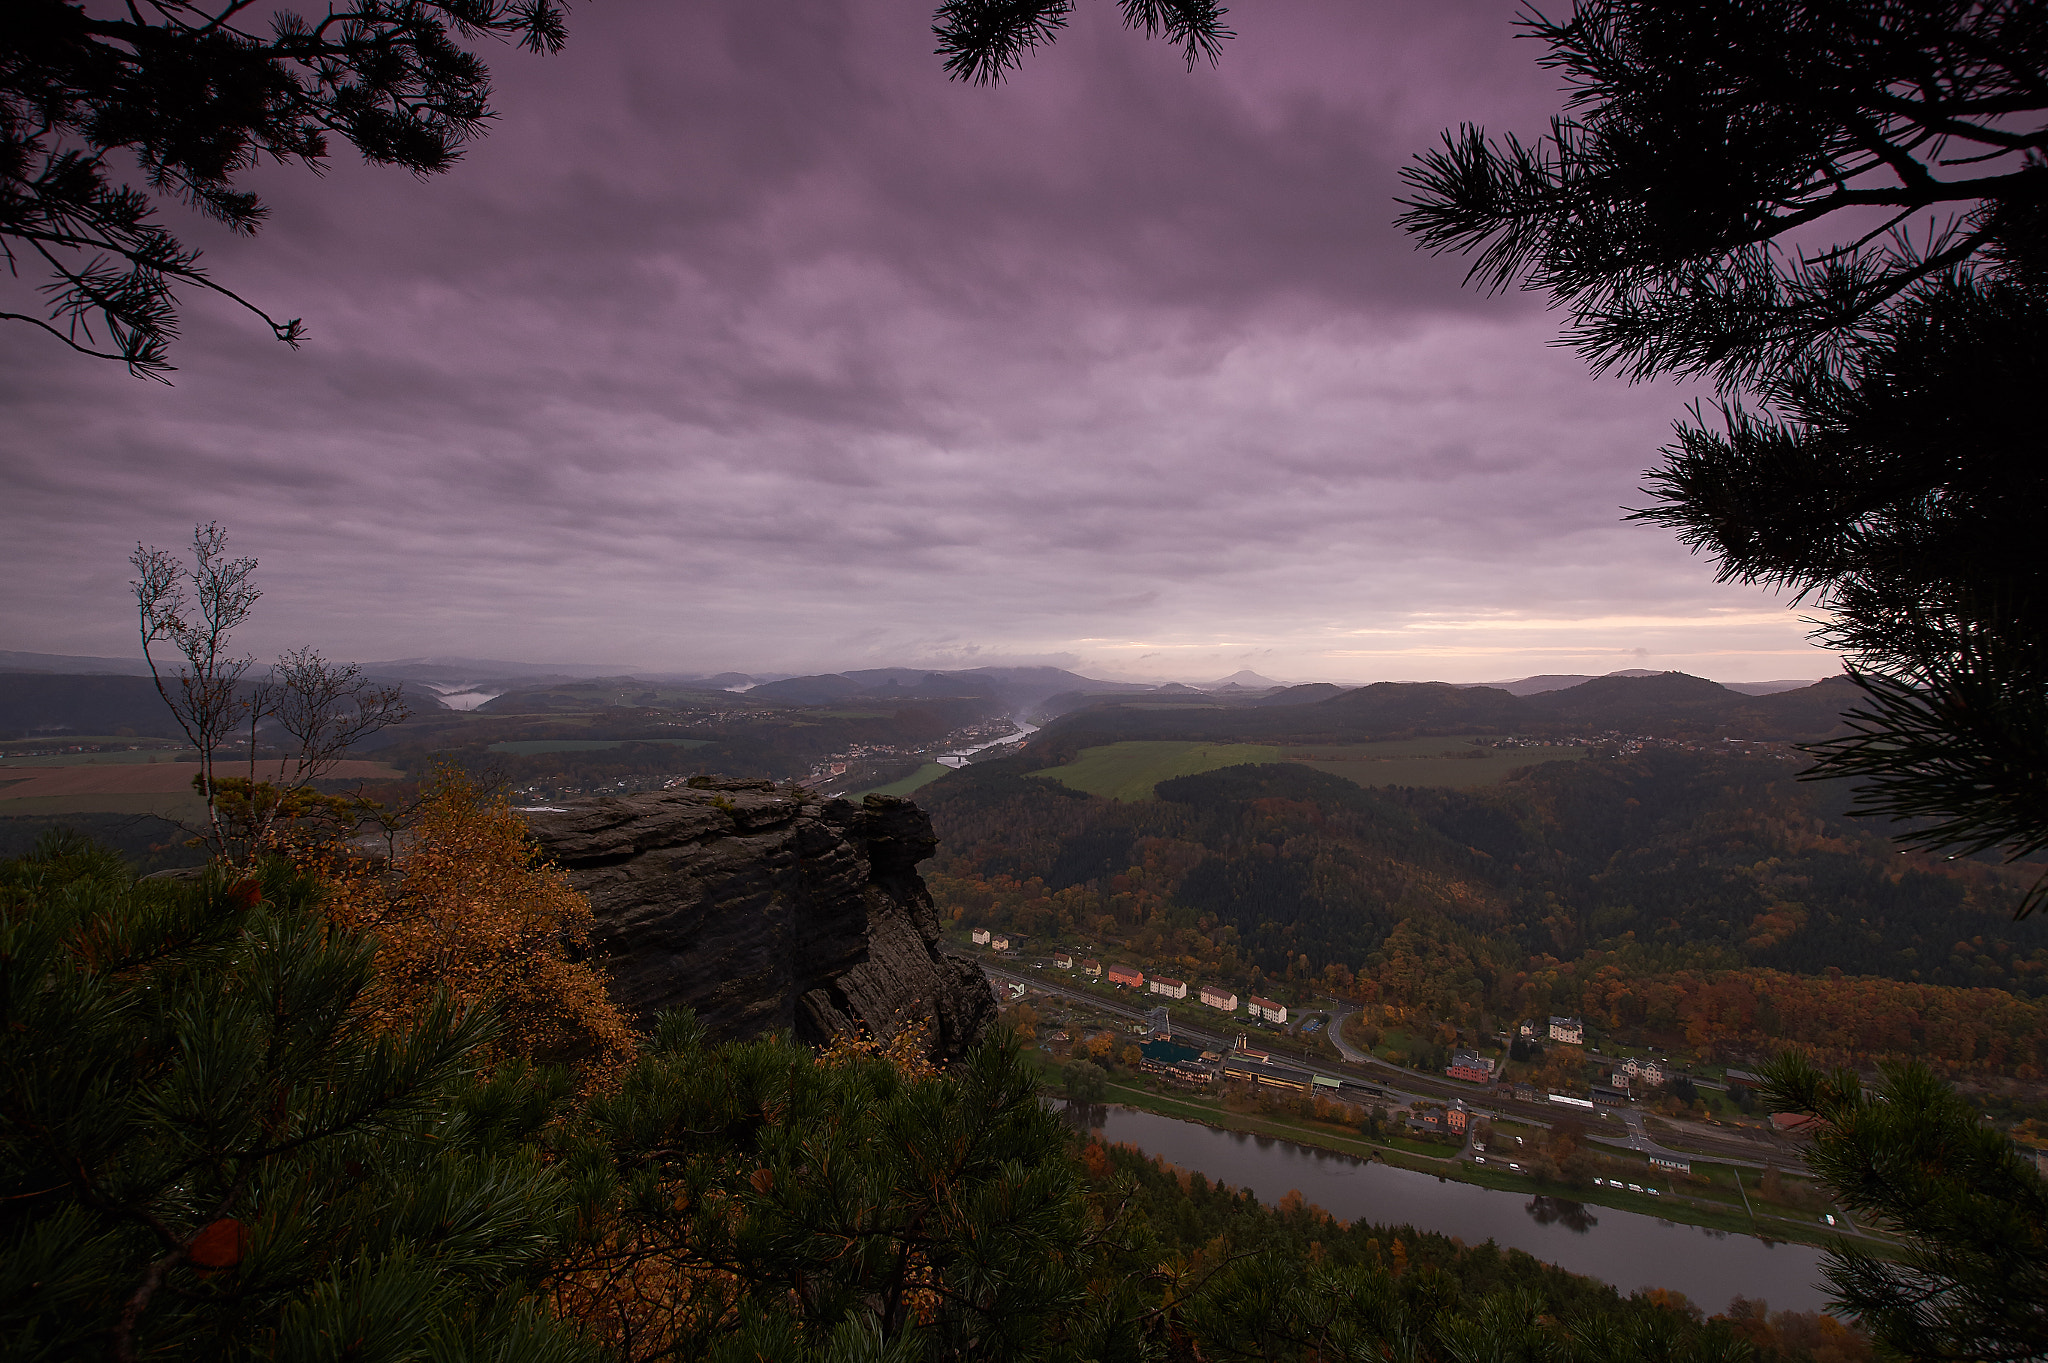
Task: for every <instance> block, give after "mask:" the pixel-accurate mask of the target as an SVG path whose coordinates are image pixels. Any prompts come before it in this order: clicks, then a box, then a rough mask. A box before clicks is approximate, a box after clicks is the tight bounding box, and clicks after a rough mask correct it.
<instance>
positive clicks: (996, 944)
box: [989, 937, 1010, 951]
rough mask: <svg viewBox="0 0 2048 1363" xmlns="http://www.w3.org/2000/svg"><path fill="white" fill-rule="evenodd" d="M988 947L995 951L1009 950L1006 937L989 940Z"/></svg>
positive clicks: (1008, 942)
mask: <svg viewBox="0 0 2048 1363" xmlns="http://www.w3.org/2000/svg"><path fill="white" fill-rule="evenodd" d="M989 945H990V946H991V947H993V948H995V949H996V950H997V951H1008V950H1009V949H1010V939H1009V938H1007V937H996V938H993V939H991V940H990V942H989Z"/></svg>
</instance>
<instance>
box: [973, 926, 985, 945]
mask: <svg viewBox="0 0 2048 1363" xmlns="http://www.w3.org/2000/svg"><path fill="white" fill-rule="evenodd" d="M974 945H976V946H978V947H985V946H987V945H988V929H987V928H976V929H975V930H974Z"/></svg>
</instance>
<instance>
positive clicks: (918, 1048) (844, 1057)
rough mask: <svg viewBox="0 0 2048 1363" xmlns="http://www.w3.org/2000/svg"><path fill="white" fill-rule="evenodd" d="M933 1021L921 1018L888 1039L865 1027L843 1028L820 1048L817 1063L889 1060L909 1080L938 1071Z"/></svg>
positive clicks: (846, 1063)
mask: <svg viewBox="0 0 2048 1363" xmlns="http://www.w3.org/2000/svg"><path fill="white" fill-rule="evenodd" d="M930 1051H931V1024H930V1023H929V1022H926V1021H925V1020H924V1019H922V1018H920V1019H918V1020H917V1021H915V1022H911V1023H909V1024H907V1025H905V1026H903V1027H901V1028H899V1029H898V1030H897V1032H896V1035H895V1036H893V1037H891V1038H889V1040H887V1041H877V1040H875V1039H874V1038H873V1037H871V1036H869V1035H868V1034H867V1032H866V1030H865V1029H862V1030H861V1031H859V1032H840V1033H838V1034H837V1035H835V1036H834V1037H833V1038H832V1040H831V1041H830V1042H828V1043H826V1045H825V1046H823V1047H822V1048H820V1050H819V1051H818V1059H817V1063H818V1064H820V1065H823V1066H826V1067H827V1068H836V1067H838V1066H841V1065H850V1064H852V1063H854V1062H855V1061H858V1060H873V1059H880V1060H886V1061H887V1062H888V1063H889V1066H890V1068H892V1069H894V1070H895V1071H896V1073H897V1074H899V1075H901V1076H902V1077H903V1079H904V1080H905V1082H907V1083H913V1084H914V1083H917V1082H918V1081H919V1080H922V1079H931V1078H934V1077H936V1076H937V1075H938V1073H939V1067H938V1066H937V1065H934V1064H933V1063H932V1061H931V1055H930Z"/></svg>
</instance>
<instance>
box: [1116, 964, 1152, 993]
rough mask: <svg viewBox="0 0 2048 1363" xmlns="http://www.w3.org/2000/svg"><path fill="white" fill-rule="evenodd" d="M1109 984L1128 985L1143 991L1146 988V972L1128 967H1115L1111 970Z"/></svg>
mask: <svg viewBox="0 0 2048 1363" xmlns="http://www.w3.org/2000/svg"><path fill="white" fill-rule="evenodd" d="M1109 982H1110V983H1111V984H1126V985H1129V986H1130V987H1131V988H1133V989H1143V988H1144V987H1145V972H1144V971H1142V970H1135V969H1133V968H1132V967H1130V966H1127V965H1113V966H1111V967H1110V968H1109Z"/></svg>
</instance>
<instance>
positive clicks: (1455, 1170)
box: [1038, 1053, 1898, 1257]
mask: <svg viewBox="0 0 2048 1363" xmlns="http://www.w3.org/2000/svg"><path fill="white" fill-rule="evenodd" d="M1038 1059H1039V1061H1040V1065H1041V1068H1042V1069H1043V1070H1044V1071H1045V1076H1046V1080H1047V1082H1048V1084H1049V1085H1051V1086H1053V1087H1057V1082H1058V1072H1057V1070H1056V1069H1055V1068H1054V1067H1052V1066H1051V1065H1050V1064H1049V1058H1048V1057H1046V1056H1045V1055H1044V1054H1043V1053H1040V1054H1039V1056H1038ZM1106 1101H1108V1102H1112V1103H1118V1104H1121V1105H1123V1106H1125V1107H1130V1108H1135V1109H1136V1110H1138V1111H1140V1112H1151V1113H1156V1114H1157V1115H1159V1116H1162V1117H1175V1118H1178V1119H1180V1120H1182V1121H1189V1122H1199V1123H1201V1124H1202V1125H1204V1126H1212V1127H1217V1128H1220V1129H1222V1130H1225V1131H1242V1132H1245V1133H1247V1134H1249V1135H1254V1136H1272V1137H1275V1138H1277V1139H1280V1140H1288V1141H1293V1142H1294V1143H1295V1144H1297V1145H1307V1146H1314V1147H1315V1148H1317V1149H1321V1150H1329V1151H1332V1152H1334V1153H1336V1154H1340V1155H1350V1156H1352V1157H1353V1158H1355V1159H1363V1160H1373V1159H1376V1160H1378V1161H1380V1162H1381V1163H1382V1164H1387V1165H1391V1166H1392V1167H1394V1168H1396V1169H1407V1170H1410V1171H1412V1172H1415V1173H1420V1174H1434V1175H1437V1176H1438V1177H1441V1178H1447V1179H1453V1180H1455V1181H1457V1182H1459V1183H1469V1184H1472V1185H1474V1186H1476V1187H1480V1188H1492V1189H1495V1190H1496V1191H1500V1192H1513V1193H1527V1194H1529V1195H1531V1196H1537V1195H1542V1196H1546V1197H1563V1198H1570V1199H1571V1200H1572V1201H1574V1202H1582V1203H1585V1204H1586V1205H1588V1206H1595V1207H1610V1208H1613V1209H1614V1210H1616V1211H1626V1212H1637V1213H1640V1214H1642V1215H1644V1216H1654V1217H1658V1218H1660V1219H1662V1220H1665V1221H1676V1222H1679V1223H1681V1224H1683V1225H1688V1226H1701V1227H1704V1228H1706V1229H1708V1230H1716V1231H1728V1232H1732V1233H1734V1234H1737V1235H1758V1236H1759V1237H1760V1238H1764V1239H1769V1240H1786V1241H1790V1242H1793V1243H1795V1244H1803V1245H1818V1246H1821V1247H1823V1248H1825V1247H1826V1246H1827V1245H1828V1244H1829V1243H1831V1242H1832V1241H1834V1240H1835V1239H1837V1238H1843V1239H1848V1240H1851V1241H1853V1242H1855V1243H1856V1244H1858V1245H1859V1246H1861V1247H1862V1248H1864V1249H1866V1250H1868V1251H1869V1252H1871V1253H1873V1254H1881V1255H1885V1256H1887V1257H1890V1256H1893V1255H1895V1254H1896V1253H1897V1250H1898V1247H1897V1244H1896V1242H1893V1241H1888V1240H1880V1239H1876V1238H1874V1237H1871V1236H1867V1235H1861V1234H1858V1235H1844V1234H1843V1233H1842V1232H1840V1231H1838V1230H1829V1229H1827V1228H1825V1227H1822V1226H1818V1225H1815V1226H1811V1227H1809V1226H1808V1225H1806V1224H1805V1223H1804V1222H1803V1221H1793V1220H1789V1219H1787V1218H1784V1217H1780V1216H1775V1215H1771V1214H1769V1213H1765V1214H1762V1215H1759V1216H1757V1217H1756V1218H1755V1219H1754V1221H1752V1219H1751V1217H1750V1216H1749V1215H1748V1214H1747V1213H1745V1212H1743V1211H1742V1210H1740V1209H1739V1208H1726V1207H1722V1206H1720V1205H1718V1204H1716V1203H1712V1202H1700V1201H1696V1200H1694V1199H1692V1198H1690V1197H1687V1196H1686V1195H1685V1194H1684V1193H1679V1192H1671V1193H1666V1194H1664V1195H1663V1196H1661V1197H1651V1196H1649V1195H1648V1194H1646V1193H1631V1192H1628V1191H1626V1190H1614V1189H1608V1188H1604V1187H1601V1188H1575V1187H1571V1186H1568V1185H1566V1184H1561V1183H1548V1182H1545V1181H1543V1180H1540V1179H1538V1178H1536V1177H1535V1176H1534V1175H1532V1174H1522V1173H1514V1172H1510V1171H1509V1170H1507V1169H1505V1168H1497V1167H1496V1166H1493V1165H1490V1164H1489V1165H1479V1164H1474V1163H1472V1162H1471V1161H1470V1160H1465V1159H1459V1158H1458V1157H1457V1156H1456V1155H1455V1154H1446V1155H1442V1156H1431V1155H1421V1154H1416V1153H1413V1152H1412V1151H1408V1150H1402V1149H1399V1148H1396V1147H1394V1146H1392V1145H1390V1144H1389V1143H1388V1142H1387V1141H1385V1140H1373V1139H1371V1138H1368V1137H1365V1136H1359V1135H1353V1134H1347V1132H1346V1131H1345V1129H1344V1128H1339V1127H1334V1126H1332V1125H1330V1124H1329V1123H1326V1122H1316V1121H1305V1120H1302V1119H1300V1118H1296V1117H1285V1116H1280V1115H1277V1114H1272V1113H1250V1112H1236V1111H1233V1110H1231V1109H1229V1108H1227V1107H1225V1106H1224V1105H1223V1104H1222V1102H1221V1101H1219V1100H1217V1099H1215V1098H1211V1097H1206V1096H1202V1095H1194V1094H1169V1093H1156V1092H1154V1091H1152V1090H1151V1089H1147V1088H1144V1087H1141V1086H1138V1085H1135V1084H1128V1083H1123V1082H1119V1081H1118V1080H1117V1079H1112V1080H1111V1081H1110V1084H1109V1093H1108V1095H1107V1098H1106ZM1404 1144H1405V1142H1404Z"/></svg>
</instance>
